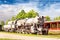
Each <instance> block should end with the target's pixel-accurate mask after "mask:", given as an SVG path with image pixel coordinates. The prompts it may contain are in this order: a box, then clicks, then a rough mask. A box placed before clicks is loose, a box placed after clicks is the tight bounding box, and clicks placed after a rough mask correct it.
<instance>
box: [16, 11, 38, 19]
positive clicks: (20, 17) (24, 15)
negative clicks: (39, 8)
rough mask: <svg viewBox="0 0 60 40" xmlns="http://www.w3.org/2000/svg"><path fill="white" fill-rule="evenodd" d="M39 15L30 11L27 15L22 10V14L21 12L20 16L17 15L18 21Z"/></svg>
mask: <svg viewBox="0 0 60 40" xmlns="http://www.w3.org/2000/svg"><path fill="white" fill-rule="evenodd" d="M37 15H38V13H37V12H35V11H34V10H30V11H29V12H27V13H26V12H25V11H24V10H21V12H19V14H17V16H16V19H24V18H32V17H35V16H37Z"/></svg>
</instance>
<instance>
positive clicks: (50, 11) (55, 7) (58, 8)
mask: <svg viewBox="0 0 60 40" xmlns="http://www.w3.org/2000/svg"><path fill="white" fill-rule="evenodd" d="M40 13H41V15H43V16H46V15H48V16H50V17H51V18H54V17H56V16H60V3H56V4H51V5H50V7H47V8H45V9H44V10H43V11H40Z"/></svg>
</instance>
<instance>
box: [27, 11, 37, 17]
mask: <svg viewBox="0 0 60 40" xmlns="http://www.w3.org/2000/svg"><path fill="white" fill-rule="evenodd" d="M36 16H38V13H37V12H35V11H34V10H30V11H29V12H28V13H27V18H33V17H36Z"/></svg>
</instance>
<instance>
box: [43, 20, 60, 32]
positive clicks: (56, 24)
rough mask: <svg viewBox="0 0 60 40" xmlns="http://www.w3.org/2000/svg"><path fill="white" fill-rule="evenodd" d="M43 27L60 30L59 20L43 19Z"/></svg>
mask: <svg viewBox="0 0 60 40" xmlns="http://www.w3.org/2000/svg"><path fill="white" fill-rule="evenodd" d="M44 27H48V28H49V31H60V21H45V22H44Z"/></svg>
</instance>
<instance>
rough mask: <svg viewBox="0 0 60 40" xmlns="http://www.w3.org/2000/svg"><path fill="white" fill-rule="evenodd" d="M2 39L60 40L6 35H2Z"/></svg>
mask: <svg viewBox="0 0 60 40" xmlns="http://www.w3.org/2000/svg"><path fill="white" fill-rule="evenodd" d="M0 38H11V39H17V40H19V39H22V40H60V39H58V38H42V37H33V36H20V35H16V34H9V33H8V34H6V33H2V32H1V33H0Z"/></svg>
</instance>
